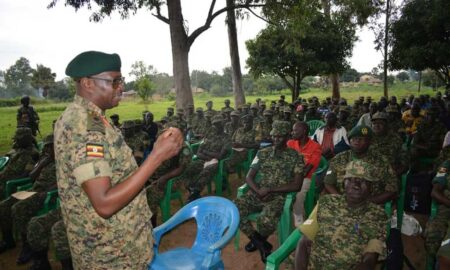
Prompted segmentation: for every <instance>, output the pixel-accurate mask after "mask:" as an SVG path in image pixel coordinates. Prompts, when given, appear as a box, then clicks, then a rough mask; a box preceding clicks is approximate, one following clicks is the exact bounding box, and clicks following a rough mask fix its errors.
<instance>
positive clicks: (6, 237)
mask: <svg viewBox="0 0 450 270" xmlns="http://www.w3.org/2000/svg"><path fill="white" fill-rule="evenodd" d="M42 152H43V155H42V157H41V158H40V159H39V161H38V163H37V164H36V166H35V167H34V168H33V170H32V171H31V172H30V177H31V179H32V180H33V186H32V188H31V190H30V192H34V193H35V194H28V195H29V196H28V197H26V198H21V199H17V198H15V197H14V194H13V196H11V197H9V198H8V199H6V200H3V201H2V202H1V203H0V216H1V217H2V219H1V222H0V226H1V230H2V234H3V241H4V242H3V243H2V245H1V247H0V250H1V251H2V252H3V251H5V250H7V249H10V248H13V247H14V246H15V243H14V238H13V234H12V226H13V224H14V226H15V228H16V230H17V231H18V232H19V233H20V235H21V239H22V250H21V252H20V254H19V257H18V258H17V264H24V263H27V262H28V261H29V260H30V259H31V255H32V254H31V249H30V246H29V244H28V241H27V225H28V222H29V221H30V219H31V218H32V217H33V216H35V215H36V214H37V212H38V211H39V210H40V209H41V208H42V206H43V205H44V202H45V199H46V197H47V192H48V191H51V190H54V189H56V188H57V185H56V168H55V155H54V150H53V135H49V136H47V137H46V138H45V140H44V148H43V150H42Z"/></svg>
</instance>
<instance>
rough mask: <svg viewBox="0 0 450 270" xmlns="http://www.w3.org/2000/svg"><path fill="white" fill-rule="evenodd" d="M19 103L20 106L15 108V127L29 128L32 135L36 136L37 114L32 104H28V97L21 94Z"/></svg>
mask: <svg viewBox="0 0 450 270" xmlns="http://www.w3.org/2000/svg"><path fill="white" fill-rule="evenodd" d="M20 103H22V106H21V107H20V108H19V109H18V110H17V127H27V128H30V129H31V133H32V134H33V136H36V132H37V131H39V116H38V114H37V112H36V111H35V110H34V108H33V106H30V97H29V96H23V97H22V98H21V99H20Z"/></svg>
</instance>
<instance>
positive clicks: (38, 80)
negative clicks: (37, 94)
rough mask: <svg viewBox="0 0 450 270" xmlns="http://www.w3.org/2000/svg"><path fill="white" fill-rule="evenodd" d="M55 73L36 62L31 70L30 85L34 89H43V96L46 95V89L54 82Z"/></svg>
mask: <svg viewBox="0 0 450 270" xmlns="http://www.w3.org/2000/svg"><path fill="white" fill-rule="evenodd" d="M55 78H56V73H53V72H52V70H51V69H50V68H48V67H45V66H44V65H40V64H38V65H37V66H36V69H35V70H33V71H32V77H31V85H32V86H33V87H34V88H36V89H43V90H44V92H43V94H42V95H43V96H44V97H46V96H47V93H48V89H50V87H52V86H53V85H54V84H55Z"/></svg>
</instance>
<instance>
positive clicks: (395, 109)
mask: <svg viewBox="0 0 450 270" xmlns="http://www.w3.org/2000/svg"><path fill="white" fill-rule="evenodd" d="M386 112H388V113H390V112H392V113H398V108H397V106H391V105H389V106H387V107H386Z"/></svg>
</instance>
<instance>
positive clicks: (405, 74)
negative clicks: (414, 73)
mask: <svg viewBox="0 0 450 270" xmlns="http://www.w3.org/2000/svg"><path fill="white" fill-rule="evenodd" d="M396 77H397V79H398V80H399V81H401V82H404V81H407V80H409V75H408V72H406V71H402V72H399V73H398V74H397V76H396Z"/></svg>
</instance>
